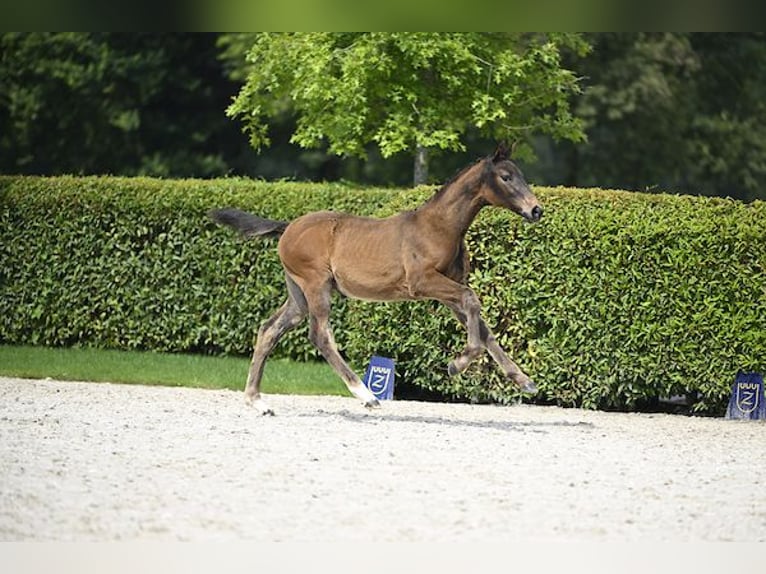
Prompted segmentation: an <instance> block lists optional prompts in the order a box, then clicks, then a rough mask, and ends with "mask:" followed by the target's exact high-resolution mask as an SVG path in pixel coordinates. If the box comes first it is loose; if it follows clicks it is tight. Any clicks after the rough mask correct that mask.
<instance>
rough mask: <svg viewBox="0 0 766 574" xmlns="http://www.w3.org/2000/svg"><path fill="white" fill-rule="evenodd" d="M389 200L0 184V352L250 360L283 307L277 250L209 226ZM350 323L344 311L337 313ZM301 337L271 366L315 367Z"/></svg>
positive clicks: (58, 182) (64, 182) (199, 185)
mask: <svg viewBox="0 0 766 574" xmlns="http://www.w3.org/2000/svg"><path fill="white" fill-rule="evenodd" d="M391 195H392V192H391V191H388V190H375V189H370V190H363V191H358V190H357V191H355V190H352V189H347V188H344V187H342V186H339V185H308V186H306V185H300V184H295V183H272V184H267V183H265V182H261V181H251V180H243V179H221V180H188V181H172V180H160V179H145V178H95V177H88V178H72V177H61V178H50V179H45V178H34V177H18V178H12V177H2V178H0V210H1V211H0V261H2V271H0V273H2V275H0V293H2V299H1V302H0V342H6V343H14V344H33V345H46V346H72V345H92V346H99V347H104V348H120V349H152V350H159V351H170V352H197V353H211V354H214V353H230V354H246V353H249V352H250V350H251V348H252V347H251V345H252V340H253V336H254V334H255V332H256V331H257V329H258V325H259V324H260V322H261V321H262V320H263V319H264V318H266V317H267V316H268V315H269V314H270V313H272V312H273V311H274V310H275V309H276V308H278V307H279V305H280V304H281V303H282V300H283V299H284V297H285V290H284V278H283V272H282V268H281V266H280V264H279V258H278V256H277V252H276V242H275V241H274V240H264V241H258V242H256V241H242V240H240V239H239V237H238V236H237V235H236V234H234V233H232V232H231V231H230V230H228V229H224V228H221V227H220V226H218V225H216V224H214V223H213V222H212V221H210V220H209V219H208V217H207V211H208V210H209V209H210V208H212V207H221V206H223V205H235V206H239V207H242V208H244V209H248V210H252V211H254V212H258V213H262V214H264V215H267V216H269V217H273V218H275V219H291V218H293V217H296V216H297V215H300V214H302V213H304V212H306V211H312V210H317V209H326V208H332V209H341V210H347V211H353V212H359V213H364V212H371V211H375V210H376V209H378V208H379V207H380V206H381V205H383V204H384V203H385V202H386V201H388V199H389V198H390V197H391ZM337 311H338V318H339V319H340V320H341V321H342V320H343V318H344V315H345V303H344V302H341V303H340V305H339V308H338V310H337ZM306 333H307V331H306V328H305V327H304V329H303V330H300V329H299V330H297V332H296V333H295V334H292V335H291V336H290V337H288V338H286V340H285V341H284V343H283V344H282V345H281V346H280V348H279V350H278V353H277V356H279V355H281V356H290V357H295V358H300V359H305V358H317V357H318V355H317V354H316V353H315V351H314V349H313V347H311V345H310V343H309V342H308V340H307V336H306Z"/></svg>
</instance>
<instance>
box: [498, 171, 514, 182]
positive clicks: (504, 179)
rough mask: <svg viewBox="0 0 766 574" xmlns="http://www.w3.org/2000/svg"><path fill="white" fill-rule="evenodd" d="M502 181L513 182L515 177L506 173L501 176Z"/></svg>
mask: <svg viewBox="0 0 766 574" xmlns="http://www.w3.org/2000/svg"><path fill="white" fill-rule="evenodd" d="M500 179H502V180H503V181H511V180H512V179H513V175H512V174H510V173H504V174H503V175H501V176H500Z"/></svg>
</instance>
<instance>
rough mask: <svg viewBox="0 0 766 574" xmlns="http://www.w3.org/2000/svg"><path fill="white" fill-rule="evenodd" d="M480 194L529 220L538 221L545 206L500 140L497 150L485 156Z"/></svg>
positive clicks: (490, 202)
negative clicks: (490, 155) (538, 199)
mask: <svg viewBox="0 0 766 574" xmlns="http://www.w3.org/2000/svg"><path fill="white" fill-rule="evenodd" d="M479 194H480V195H481V197H482V198H483V199H484V201H486V202H487V203H489V204H490V205H496V206H498V207H505V208H507V209H510V210H511V211H513V212H514V213H518V214H519V215H521V216H522V217H523V218H524V219H526V220H527V221H539V219H540V218H541V217H542V216H543V208H542V207H541V206H540V202H539V201H537V198H536V197H535V194H534V193H532V190H531V189H530V188H529V184H528V183H527V182H526V180H525V179H524V175H523V174H522V173H521V170H520V169H519V168H518V167H517V166H516V164H515V163H513V162H512V161H511V158H510V152H509V150H508V146H507V145H506V144H505V143H501V144H500V145H498V146H497V149H496V150H495V154H494V155H493V156H492V157H488V158H487V159H485V160H484V171H483V173H482V186H481V189H480V190H479Z"/></svg>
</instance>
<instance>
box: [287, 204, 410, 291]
mask: <svg viewBox="0 0 766 574" xmlns="http://www.w3.org/2000/svg"><path fill="white" fill-rule="evenodd" d="M401 220H402V217H400V216H395V217H390V218H385V219H376V218H371V217H360V216H356V215H349V214H346V213H339V212H333V211H319V212H314V213H309V214H307V215H304V216H302V217H299V218H298V219H296V220H294V221H293V222H292V223H290V225H289V226H288V227H287V229H286V230H285V232H284V234H283V235H282V238H281V240H280V243H279V255H280V258H281V259H282V263H283V265H284V266H285V268H286V269H287V271H288V272H289V273H290V274H291V275H292V276H293V277H295V278H299V279H300V278H303V279H307V280H312V281H313V280H317V279H319V278H321V277H323V276H324V277H326V278H327V279H329V278H332V279H333V280H334V282H335V284H336V286H337V287H338V289H340V290H341V292H343V293H345V294H346V295H349V296H352V297H358V298H362V299H375V300H388V299H391V298H401V297H402V296H403V295H404V294H405V292H406V288H403V287H401V286H399V283H400V282H402V281H403V280H404V268H403V265H402V258H401V239H402V229H401V227H402V221H401ZM383 290H388V291H390V292H387V293H383V292H382V291H383Z"/></svg>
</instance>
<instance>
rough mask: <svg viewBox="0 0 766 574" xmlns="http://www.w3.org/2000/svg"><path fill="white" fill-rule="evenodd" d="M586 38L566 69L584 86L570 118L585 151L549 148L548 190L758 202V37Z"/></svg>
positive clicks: (764, 94) (763, 39)
mask: <svg viewBox="0 0 766 574" xmlns="http://www.w3.org/2000/svg"><path fill="white" fill-rule="evenodd" d="M587 38H588V40H589V41H590V42H591V44H592V45H593V51H592V52H591V54H590V55H588V56H587V57H585V58H581V59H578V60H576V61H572V62H571V64H570V65H571V66H572V68H573V69H575V70H576V71H577V72H578V74H580V75H582V76H584V77H585V78H587V79H586V81H585V83H586V86H585V87H584V89H583V91H582V93H581V94H579V95H577V96H575V100H574V103H573V109H574V111H575V113H576V114H577V116H578V117H581V118H582V119H583V120H584V122H585V131H586V134H587V136H588V137H587V139H588V143H587V144H580V145H576V146H574V145H568V144H564V145H563V146H559V149H558V150H556V151H555V152H554V155H555V154H557V153H558V155H559V156H560V157H563V158H564V166H563V172H564V173H563V175H561V177H560V181H558V182H551V181H549V183H562V182H563V183H565V184H567V185H574V186H594V185H595V186H599V187H616V188H620V189H634V190H641V191H643V190H662V191H680V192H683V193H693V194H705V195H713V194H715V195H730V196H732V197H737V198H741V199H753V198H756V197H765V196H764V195H763V194H764V191H763V189H764V187H765V186H766V162H764V160H763V158H764V157H766V103H765V102H766V35H764V34H762V33H758V34H755V33H738V34H689V33H613V34H592V35H588V36H587ZM561 148H566V149H565V150H562V149H561ZM552 171H554V170H552Z"/></svg>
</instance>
